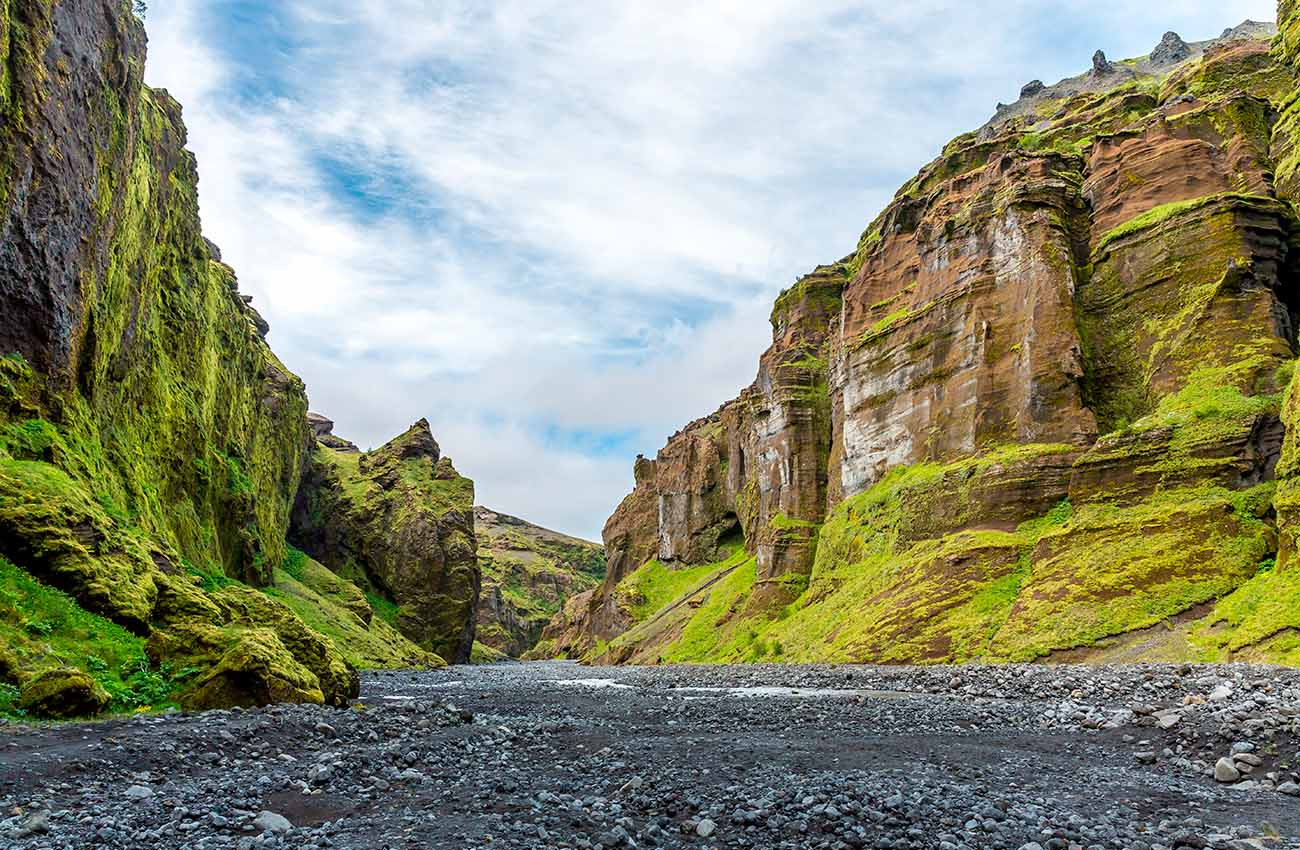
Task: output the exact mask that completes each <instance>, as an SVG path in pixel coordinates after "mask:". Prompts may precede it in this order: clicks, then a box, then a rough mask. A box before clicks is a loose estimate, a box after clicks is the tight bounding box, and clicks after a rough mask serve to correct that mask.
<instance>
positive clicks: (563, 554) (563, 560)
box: [474, 506, 605, 658]
mask: <svg viewBox="0 0 1300 850" xmlns="http://www.w3.org/2000/svg"><path fill="white" fill-rule="evenodd" d="M474 532H475V534H476V535H477V536H478V544H479V546H478V561H479V568H480V569H481V570H482V573H483V592H482V593H481V595H480V597H479V606H478V618H477V619H478V627H477V632H476V635H477V637H476V639H477V640H478V641H479V642H480V643H481V644H483V645H484V646H486V647H488V648H490V649H492V650H494V651H496V652H499V653H502V654H503V655H506V656H509V657H512V658H519V657H521V656H525V655H527V654H529V653H530V652H532V650H533V649H534V648H535V647H536V648H537V650H538V652H537V653H536V654H537V655H539V656H541V657H549V655H550V654H551V653H550V651H549V649H548V648H547V647H545V646H542V647H538V646H537V644H538V641H539V640H540V639H541V637H542V629H543V628H544V627H545V626H546V625H547V623H548V622H550V620H551V619H552V618H553V617H554V616H555V615H556V614H557V613H559V611H560V610H561V608H562V607H563V606H564V604H565V602H566V601H567V600H568V599H569V598H570V597H572V596H574V595H576V594H579V593H583V592H585V591H589V590H591V589H592V588H594V587H595V586H596V585H597V583H599V581H600V580H601V579H602V578H603V577H604V575H605V556H604V552H603V550H602V549H601V547H600V545H599V544H597V543H592V542H590V541H587V540H580V539H578V538H576V537H570V536H569V535H567V534H560V533H559V532H557V531H551V530H550V529H547V528H542V527H540V526H537V525H533V524H532V523H530V522H527V521H525V520H522V519H519V518H518V517H513V516H509V515H507V514H503V513H499V512H497V511H494V510H491V509H490V508H485V507H481V506H480V507H476V508H474Z"/></svg>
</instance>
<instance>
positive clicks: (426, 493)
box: [289, 419, 482, 662]
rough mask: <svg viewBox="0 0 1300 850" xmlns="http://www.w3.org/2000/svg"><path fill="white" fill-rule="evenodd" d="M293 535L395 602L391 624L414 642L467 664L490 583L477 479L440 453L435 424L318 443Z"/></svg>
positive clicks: (387, 602)
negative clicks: (484, 584) (477, 526)
mask: <svg viewBox="0 0 1300 850" xmlns="http://www.w3.org/2000/svg"><path fill="white" fill-rule="evenodd" d="M289 539H290V540H291V541H292V542H293V543H294V545H295V546H297V547H299V548H300V549H302V550H303V551H304V552H306V553H307V554H309V555H310V556H311V557H312V558H314V559H316V560H317V561H319V562H320V563H321V564H324V565H325V566H326V567H328V568H329V569H330V570H331V571H333V572H334V573H336V574H337V575H339V576H341V577H343V578H345V579H347V580H349V581H352V582H354V583H355V584H357V585H358V586H359V587H360V588H361V589H362V590H363V591H365V592H367V593H369V594H371V595H372V596H373V597H374V598H375V599H376V600H377V602H378V604H379V605H380V606H381V607H384V606H395V612H394V615H393V625H395V626H396V628H397V630H398V631H400V632H401V633H402V634H403V635H405V636H406V637H408V638H409V639H410V640H412V641H413V642H414V643H415V644H417V645H418V646H420V647H421V648H423V649H425V650H428V651H430V652H433V653H436V654H437V655H439V656H441V657H442V658H444V659H446V660H447V661H452V662H461V661H468V660H469V657H470V650H471V648H472V647H473V643H474V625H475V621H474V615H475V611H476V608H477V605H478V598H479V590H480V585H481V581H482V579H481V574H480V571H479V566H478V562H477V560H476V557H475V552H476V549H477V541H476V539H475V535H474V482H472V481H470V480H469V479H468V478H463V477H461V476H460V475H459V474H458V473H457V472H456V469H455V467H453V466H452V463H451V459H450V458H447V457H443V456H442V451H441V450H440V449H439V447H438V443H437V441H436V440H434V438H433V434H432V432H430V430H429V423H428V421H426V420H424V419H421V420H420V421H419V422H416V423H415V424H414V425H412V426H411V428H410V429H409V430H408V431H406V433H404V434H401V435H400V436H398V437H396V438H394V439H393V440H391V441H390V442H388V443H387V444H385V445H383V446H381V447H380V448H378V449H375V450H374V451H371V452H365V453H359V452H356V451H354V450H353V449H350V448H333V447H331V446H330V445H327V444H326V443H325V442H323V441H321V440H319V439H318V440H317V441H316V443H315V445H314V447H313V448H312V451H311V454H310V455H309V456H308V460H307V463H306V465H305V467H304V471H303V480H302V484H301V486H300V488H299V490H298V495H297V500H296V501H295V503H294V507H293V517H292V526H291V528H290V532H289ZM390 610H391V607H390Z"/></svg>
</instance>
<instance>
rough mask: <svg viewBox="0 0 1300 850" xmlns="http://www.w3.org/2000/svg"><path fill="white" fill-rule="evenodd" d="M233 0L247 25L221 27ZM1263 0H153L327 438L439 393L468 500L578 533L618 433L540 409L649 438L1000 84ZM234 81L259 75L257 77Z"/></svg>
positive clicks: (711, 400) (610, 486) (679, 417)
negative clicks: (550, 433)
mask: <svg viewBox="0 0 1300 850" xmlns="http://www.w3.org/2000/svg"><path fill="white" fill-rule="evenodd" d="M240 9H242V10H243V13H248V14H252V18H251V19H250V20H248V21H247V22H246V24H245V29H244V30H239V29H237V28H232V27H231V26H226V27H214V26H213V25H212V24H213V22H214V21H215V20H218V16H222V15H233V14H235V11H236V10H240ZM249 10H252V12H249ZM1272 12H1273V2H1272V0H1180V2H1177V3H1174V2H1167V3H1149V4H1131V3H1128V2H1124V0H1087V2H1085V1H1084V0H1067V2H1048V0H998V2H983V3H954V2H951V1H950V0H916V2H911V3H900V2H893V0H890V2H885V0H867V2H865V3H864V2H863V0H713V2H708V3H700V2H687V0H676V2H669V0H654V1H653V2H651V0H617V2H615V0H591V2H584V3H572V2H560V0H497V2H493V3H491V4H485V3H482V2H479V0H442V2H436V3H435V2H432V0H396V2H389V3H385V4H357V3H353V2H343V0H311V2H307V0H285V2H279V3H271V4H266V5H262V4H250V3H223V4H205V3H200V2H199V0H172V2H168V3H159V4H155V8H154V9H151V11H150V17H149V19H148V27H149V32H150V36H151V45H150V60H149V68H148V78H149V80H150V81H151V83H152V84H155V85H162V86H166V87H167V88H169V89H170V90H171V91H172V93H173V94H174V95H176V96H177V98H178V99H179V100H180V101H181V102H182V103H183V104H184V105H185V117H186V121H187V123H188V125H189V128H190V141H191V147H193V148H194V150H195V151H196V153H197V154H198V157H199V167H200V173H201V175H202V183H201V187H200V199H201V203H202V210H203V215H204V222H205V228H206V230H207V232H208V234H209V235H210V236H211V237H212V238H213V239H215V240H216V241H217V242H218V243H219V244H220V245H221V246H222V248H223V251H224V252H225V255H226V259H227V260H228V261H229V262H231V264H232V265H234V266H235V268H236V269H237V270H238V272H239V274H240V280H241V285H242V287H243V289H244V290H245V291H247V292H250V293H252V294H253V295H254V296H255V297H256V299H257V304H258V306H259V308H261V309H262V310H263V312H264V314H265V315H266V316H267V318H268V319H269V320H270V321H271V324H272V337H271V340H272V343H273V344H274V345H275V347H276V350H277V351H278V352H279V353H280V355H281V356H282V358H283V359H284V360H285V361H286V362H287V363H288V364H289V365H290V366H291V367H292V368H294V369H295V370H296V371H298V372H299V374H301V375H302V376H303V377H304V379H305V380H306V381H307V384H308V388H309V391H310V393H311V396H312V400H313V405H314V406H315V407H316V408H317V409H319V410H321V411H322V412H325V413H327V414H329V415H330V416H331V417H333V418H334V419H336V420H337V421H338V422H339V431H340V433H343V434H345V435H347V436H350V437H352V438H353V439H356V440H357V441H358V442H360V443H363V444H371V445H373V444H378V443H380V442H382V441H383V440H384V439H386V438H387V437H389V436H391V435H393V434H395V433H397V432H399V431H401V430H402V429H403V428H405V427H406V426H407V425H408V424H409V423H410V422H411V421H413V420H415V419H416V418H419V417H420V416H428V417H429V418H430V420H431V421H432V422H434V424H435V429H436V433H437V436H438V438H439V440H440V442H441V443H442V445H443V447H444V449H445V451H447V453H448V454H450V455H452V456H453V457H454V458H455V459H456V462H457V465H458V466H459V467H460V469H461V470H462V471H463V472H465V473H467V474H469V475H471V476H472V477H473V478H475V480H476V482H477V485H478V491H479V496H480V499H481V500H482V501H484V502H485V503H487V504H490V505H492V506H493V507H496V508H498V509H500V510H503V511H507V512H510V513H515V514H519V515H521V516H525V517H528V518H530V519H533V520H534V521H539V522H543V523H547V524H551V525H553V526H556V527H558V528H560V529H562V530H566V531H571V532H576V533H582V534H587V535H594V534H596V533H598V531H599V528H600V526H601V524H602V523H603V521H604V519H605V517H606V516H607V515H608V513H609V512H610V511H611V510H612V509H613V507H614V505H615V504H616V503H617V501H618V499H619V498H620V497H621V495H622V494H623V493H624V492H625V491H626V489H627V488H628V486H629V485H630V483H631V473H630V468H631V457H630V456H627V457H624V456H622V455H610V454H608V453H607V452H601V451H595V450H591V449H584V448H583V447H582V446H581V445H579V444H578V443H572V444H565V443H564V442H563V441H559V442H558V443H557V441H555V440H553V439H549V438H548V437H547V436H546V433H545V430H544V428H543V427H542V426H543V425H549V426H552V427H556V428H559V429H562V430H563V429H570V430H572V431H575V432H588V431H604V432H610V433H631V434H633V435H634V437H633V438H632V441H631V442H632V443H633V444H634V445H635V446H636V447H637V450H640V451H644V452H647V453H652V452H653V451H654V450H655V449H657V448H658V446H659V445H661V443H662V439H663V437H665V436H666V435H667V434H668V433H670V432H672V431H673V430H675V429H676V428H677V427H679V426H680V425H682V424H684V423H685V422H686V421H688V420H689V419H691V418H694V417H696V416H699V415H703V414H705V413H708V412H710V411H711V410H713V409H714V408H715V407H717V406H718V405H719V404H720V403H722V402H723V401H725V400H726V399H728V398H731V397H733V396H734V395H735V393H736V392H737V391H738V390H739V389H740V388H741V387H742V386H744V385H745V384H746V383H748V381H749V380H751V379H752V377H753V374H754V371H755V368H756V359H757V355H758V354H759V352H760V351H761V350H762V348H763V347H764V345H765V344H766V340H767V333H768V330H767V322H766V316H767V312H768V308H769V306H770V303H771V299H772V298H773V296H774V295H775V294H776V292H777V291H778V290H779V289H780V288H782V287H783V286H786V285H788V284H789V283H790V282H791V281H792V280H793V279H794V277H795V276H796V275H797V274H798V273H799V272H802V271H805V270H807V269H810V268H811V267H812V266H814V265H816V264H817V263H819V262H827V261H831V260H834V259H836V258H838V257H840V256H842V255H844V254H845V253H847V252H848V251H849V250H850V249H851V247H852V246H853V245H854V243H855V242H856V240H857V237H858V235H859V234H860V232H861V231H862V230H863V229H864V227H865V226H866V224H867V223H868V222H869V221H870V220H871V219H872V218H873V217H874V215H875V214H876V213H877V212H878V211H879V209H880V208H881V207H882V206H883V205H884V204H885V203H886V202H887V201H888V199H889V197H890V196H891V195H892V194H893V191H894V190H895V188H896V187H897V186H898V185H899V184H901V183H902V182H903V181H904V180H905V179H906V178H907V177H908V176H910V175H911V174H912V173H914V172H915V171H916V169H917V168H919V167H920V166H921V165H922V164H923V163H924V162H925V161H926V160H928V159H929V158H930V157H932V156H933V155H934V154H935V153H936V152H937V151H938V149H939V148H940V147H941V146H942V144H943V143H944V142H945V141H946V140H947V139H948V138H950V137H951V136H953V135H955V134H957V133H958V132H961V131H964V130H967V129H971V128H972V127H974V126H975V125H977V124H979V123H980V122H981V121H983V120H984V119H985V118H986V117H988V115H990V114H991V113H992V109H993V105H994V103H995V102H996V101H997V100H998V99H1002V100H1010V99H1012V98H1014V97H1015V93H1016V92H1017V91H1018V89H1019V86H1020V84H1021V83H1023V82H1024V81H1026V80H1028V79H1030V78H1033V77H1041V78H1043V79H1045V80H1048V81H1049V82H1050V81H1052V80H1054V79H1057V78H1059V77H1062V76H1065V75H1067V74H1070V73H1075V72H1078V71H1080V70H1082V69H1083V68H1084V67H1086V64H1087V62H1088V59H1089V57H1090V55H1091V52H1092V49H1094V48H1095V47H1102V48H1104V49H1106V50H1107V52H1108V53H1109V54H1110V55H1111V56H1113V57H1122V56H1128V55H1135V54H1138V53H1142V52H1145V51H1146V50H1149V49H1150V47H1151V46H1152V45H1154V44H1155V43H1156V41H1158V40H1159V37H1160V35H1161V34H1162V33H1163V32H1164V31H1165V29H1168V28H1173V29H1178V30H1180V31H1182V32H1183V34H1184V35H1185V36H1186V37H1187V38H1189V39H1193V38H1205V37H1210V36H1213V35H1217V33H1218V31H1219V30H1220V29H1222V28H1223V27H1226V26H1230V25H1233V24H1236V23H1238V22H1239V21H1240V20H1241V19H1243V18H1246V17H1254V18H1257V19H1261V18H1271V16H1272ZM259 14H260V15H264V16H265V15H272V16H274V18H275V20H274V22H273V23H274V24H275V26H264V24H265V23H266V22H265V21H262V20H261V19H259V18H258V17H257V15H259ZM247 16H248V15H247V14H246V15H245V17H247ZM218 32H221V33H225V34H226V35H225V36H217V35H214V33H218ZM276 33H290V34H292V36H293V38H292V40H291V42H290V43H287V44H285V45H273V46H272V47H271V48H270V49H263V50H259V51H257V52H256V53H250V52H249V51H251V50H252V49H253V47H251V46H250V45H256V44H258V43H260V41H259V40H264V39H266V38H270V37H273V36H274V35H275V34H276ZM219 38H224V39H225V40H224V41H220V40H218V39H219ZM250 80H253V81H259V80H264V81H267V82H268V85H267V87H266V90H264V91H259V92H258V96H257V97H247V96H241V95H246V94H247V92H245V91H242V90H241V86H244V85H246V84H247V83H248V82H249V81H250ZM270 83H274V85H270ZM322 157H328V159H329V160H330V161H331V162H332V163H333V164H334V166H335V167H336V168H338V169H341V170H340V171H338V172H336V173H333V174H331V173H330V171H329V170H328V169H327V168H325V167H324V165H323V162H324V160H323V159H322ZM341 185H353V186H359V187H363V188H364V190H365V191H366V192H367V193H368V194H369V197H370V200H371V201H372V202H373V203H369V204H368V203H365V202H363V200H362V199H361V198H359V197H351V198H350V197H349V196H348V195H346V194H345V193H341V192H340V191H339V187H340V186H341ZM484 423H488V424H484ZM630 454H631V452H629V455H630Z"/></svg>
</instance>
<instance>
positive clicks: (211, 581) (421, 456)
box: [0, 0, 477, 716]
mask: <svg viewBox="0 0 1300 850" xmlns="http://www.w3.org/2000/svg"><path fill="white" fill-rule="evenodd" d="M144 48H145V37H144V30H143V27H142V26H141V24H140V22H139V21H138V20H137V19H136V18H135V16H134V14H132V11H131V4H130V3H129V2H118V0H111V2H106V3H91V2H84V0H57V2H48V0H9V2H0V118H2V120H0V713H9V712H22V713H28V714H36V715H57V716H70V715H79V714H87V713H94V712H97V711H101V710H103V709H105V708H112V709H115V710H130V709H134V708H137V707H139V706H141V705H162V704H168V703H173V702H175V703H179V704H180V705H182V706H184V707H187V708H207V707H216V706H230V705H253V704H261V703H267V702H275V701H286V700H289V701H305V702H317V703H320V702H328V703H331V704H337V705H342V704H346V702H347V701H348V700H349V699H350V698H352V697H354V696H355V695H356V693H357V675H356V672H355V669H354V665H361V666H375V665H381V666H394V665H402V664H437V663H441V660H440V659H439V658H438V657H437V656H435V655H434V654H432V653H431V652H429V651H428V650H429V649H437V650H438V651H442V652H446V653H447V654H448V655H449V656H451V657H460V656H461V655H463V654H467V653H468V641H469V635H471V634H472V628H473V600H474V598H475V595H476V593H477V572H476V571H475V569H474V565H473V558H474V550H473V525H472V516H471V515H470V506H471V504H472V486H471V485H469V484H468V482H465V481H464V480H463V479H459V478H458V476H456V475H455V473H454V471H453V470H451V468H450V465H449V463H446V462H444V463H442V464H438V463H437V461H438V457H437V447H436V444H433V442H432V437H429V436H428V435H427V429H426V430H425V432H424V433H423V434H414V435H412V436H410V438H409V439H407V440H405V441H404V442H402V441H395V444H394V445H393V446H392V447H391V448H390V450H389V451H387V452H384V451H381V452H378V453H374V455H373V457H372V456H367V457H366V458H365V461H364V465H363V468H361V469H359V470H358V477H356V478H355V479H353V478H349V479H348V481H347V487H348V488H349V489H348V493H349V494H355V493H357V492H365V488H367V487H372V486H373V487H376V488H378V489H380V490H383V493H384V495H383V497H382V498H377V499H376V500H375V504H374V505H372V504H371V502H369V501H367V502H365V505H364V506H365V507H367V508H370V507H384V506H393V511H392V512H390V513H389V514H385V515H384V517H383V519H384V520H385V521H388V522H390V523H391V524H392V527H394V528H396V529H397V534H396V539H395V541H394V542H393V543H392V544H390V545H388V546H387V548H386V549H385V548H383V547H379V548H380V549H381V550H382V551H380V552H379V554H377V555H374V556H373V557H371V558H370V560H368V561H366V562H365V563H366V564H367V565H368V566H369V567H370V568H371V572H366V573H363V574H361V575H359V578H364V579H366V581H367V582H368V583H366V584H365V587H366V588H371V587H373V586H377V585H380V584H381V582H382V588H383V589H384V591H386V592H389V593H391V594H393V595H395V596H398V597H399V598H400V599H401V600H402V601H403V604H404V605H405V606H406V607H405V608H404V609H403V610H402V612H401V614H400V615H399V616H396V617H394V619H395V620H396V621H397V623H398V625H399V626H401V627H403V628H404V630H405V631H407V632H408V633H410V634H411V635H413V636H414V637H415V638H416V639H417V640H418V641H419V642H420V643H422V644H424V647H423V648H422V647H420V646H416V645H415V643H413V642H412V641H411V640H409V639H407V638H406V637H403V636H402V635H401V634H399V633H398V632H397V631H396V629H395V628H394V627H393V626H392V624H390V623H388V622H387V621H386V620H384V618H383V617H375V616H374V615H373V614H372V609H371V605H370V603H369V602H368V601H367V599H366V597H365V595H364V594H363V592H362V590H361V589H359V588H357V587H356V586H354V585H352V584H351V583H349V582H347V581H345V580H343V579H340V578H338V577H336V576H333V575H332V574H330V573H329V572H328V571H326V570H325V569H324V568H323V567H321V566H320V565H319V564H316V563H314V562H311V561H310V559H308V558H306V557H305V556H304V555H303V553H301V552H296V551H293V550H291V549H289V548H288V547H287V545H286V533H287V531H288V528H289V515H290V508H291V506H292V505H293V503H294V499H295V494H296V492H297V490H298V487H299V483H300V481H301V480H302V479H303V476H304V469H305V464H304V458H305V457H307V455H308V453H309V451H316V452H319V451H324V450H323V449H318V450H314V449H312V448H311V446H312V439H311V430H310V427H309V423H308V420H307V416H306V414H307V400H306V394H305V391H304V388H303V385H302V382H301V381H300V380H298V378H297V377H295V376H294V375H293V374H292V373H290V372H289V371H288V370H287V369H286V368H285V367H284V366H283V365H282V364H281V363H280V362H279V361H278V359H277V358H276V357H275V355H274V354H273V353H272V352H271V350H270V348H268V347H267V344H266V342H265V336H266V334H267V332H268V330H269V329H268V327H267V324H266V322H265V321H263V319H262V317H261V316H259V315H258V314H257V312H256V311H255V310H254V309H253V308H252V307H251V305H250V303H249V302H250V300H251V299H249V298H247V297H244V296H241V295H240V294H239V291H238V286H237V281H236V279H235V275H234V272H233V271H232V270H231V269H230V268H229V267H228V266H226V265H225V264H223V263H222V262H221V258H220V255H219V252H218V251H217V249H216V247H215V246H214V245H212V244H211V243H210V242H208V241H206V240H205V239H204V238H203V236H202V231H201V227H200V222H199V217H198V201H197V180H198V177H197V171H196V166H195V162H194V158H193V156H192V155H191V154H190V153H189V152H188V151H186V150H185V148H184V145H185V128H184V126H183V124H182V123H181V118H180V106H179V105H178V104H176V102H175V101H173V100H172V99H171V98H170V97H169V96H168V95H167V93H166V92H164V91H160V90H151V89H149V88H147V87H146V86H144V85H143V83H142V75H143V67H144V59H145V49H144ZM311 425H312V426H314V427H318V426H319V423H315V422H313V423H311ZM327 430H328V429H327ZM425 438H427V439H425ZM340 442H341V445H339V444H337V443H335V444H334V445H337V446H338V447H339V448H341V449H344V450H346V449H347V447H348V444H346V443H345V442H342V441H340ZM431 455H432V456H431ZM312 457H313V458H315V457H316V455H315V454H313V455H312ZM353 465H354V466H356V465H357V464H356V463H355V462H354V464H353ZM313 469H316V467H314V466H313V467H312V469H308V470H307V473H308V477H311V475H312V474H316V475H317V476H319V475H320V473H319V471H317V472H315V473H313V472H312V470H313ZM447 488H451V490H453V491H454V496H455V500H459V499H461V497H462V495H463V506H462V505H461V504H460V502H459V501H455V500H453V501H455V504H454V506H453V507H454V508H455V509H456V510H458V513H455V514H454V517H453V518H451V519H448V518H447V517H446V515H447V513H448V510H443V507H444V506H443V505H442V503H441V502H439V501H438V500H439V499H444V497H446V498H451V496H448V495H447V493H445V492H444V491H446V490H447ZM417 491H418V493H417ZM389 493H396V494H398V496H395V497H393V498H389V496H388V494H389ZM408 493H410V494H411V498H413V499H414V498H417V496H427V497H428V498H429V500H430V502H429V503H428V504H419V505H413V504H409V503H406V502H402V501H401V498H402V497H405V496H406V495H407V494H408ZM344 501H346V500H344ZM350 507H351V503H350V502H348V503H346V504H342V503H341V504H340V506H339V511H340V515H339V521H340V522H341V523H342V527H343V529H344V530H345V531H349V532H350V531H353V530H358V531H357V533H362V532H363V531H370V530H371V527H370V526H369V525H367V523H368V522H370V521H371V519H372V518H358V517H357V516H355V515H354V514H352V513H350V512H349V508H350ZM430 513H435V514H437V520H436V521H435V520H432V519H429V515H430ZM329 519H330V520H331V521H332V520H333V517H330V518H329ZM398 550H400V551H401V552H404V553H406V554H407V555H409V559H408V560H407V561H406V562H403V563H399V564H396V565H394V564H393V563H391V562H390V561H388V560H385V554H386V553H389V552H392V551H398ZM437 565H446V566H447V567H448V568H447V569H446V570H445V571H444V572H438V571H437V570H436V569H435V566H437ZM452 567H454V568H455V569H452ZM438 568H439V569H441V567H438ZM426 579H427V580H429V581H430V582H440V583H436V585H431V588H432V589H430V588H429V587H426V588H424V589H423V590H421V589H420V588H418V587H416V586H415V585H418V584H419V582H420V581H421V580H426ZM376 598H377V599H378V601H379V607H381V608H383V610H384V612H385V613H388V612H390V610H391V603H389V605H388V607H384V605H383V602H384V599H383V597H376ZM443 603H446V607H445V608H444V607H442V605H443ZM417 621H418V622H417ZM308 623H311V624H312V625H308ZM313 626H314V627H313ZM462 645H463V652H462Z"/></svg>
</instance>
